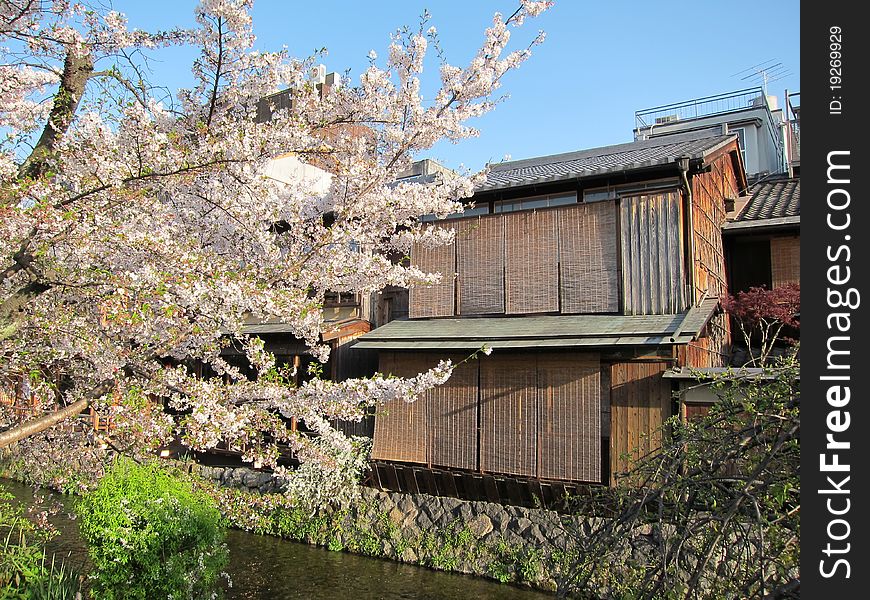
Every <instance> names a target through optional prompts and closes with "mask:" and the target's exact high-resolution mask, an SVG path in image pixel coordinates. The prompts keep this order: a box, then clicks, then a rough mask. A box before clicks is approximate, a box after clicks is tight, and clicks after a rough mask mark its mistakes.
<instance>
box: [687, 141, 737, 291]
mask: <svg viewBox="0 0 870 600" xmlns="http://www.w3.org/2000/svg"><path fill="white" fill-rule="evenodd" d="M735 143H736V142H735ZM737 194H738V190H737V177H736V175H735V173H734V163H733V161H732V160H731V157H730V155H729V154H728V153H723V154H722V155H721V156H720V157H719V158H717V159H716V160H715V161H714V162H713V164H712V165H711V168H710V171H709V172H706V173H699V174H697V175H695V176H694V177H693V178H692V228H693V231H692V236H693V237H694V245H695V256H694V257H693V269H694V282H695V290H694V298H692V302H693V303H694V302H697V301H698V300H700V299H701V298H702V297H703V296H704V294H705V292H706V293H707V295H709V296H721V295H722V294H724V293H726V291H727V285H726V283H725V255H724V251H723V248H722V224H723V223H724V222H725V198H736V197H737Z"/></svg>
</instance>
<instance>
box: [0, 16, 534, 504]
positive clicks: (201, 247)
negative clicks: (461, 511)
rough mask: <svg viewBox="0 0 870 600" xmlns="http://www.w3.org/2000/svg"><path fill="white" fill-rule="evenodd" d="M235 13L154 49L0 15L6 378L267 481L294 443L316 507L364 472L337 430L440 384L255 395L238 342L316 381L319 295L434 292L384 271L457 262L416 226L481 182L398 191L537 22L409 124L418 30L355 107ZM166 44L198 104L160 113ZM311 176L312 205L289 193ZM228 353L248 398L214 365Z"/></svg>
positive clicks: (504, 30)
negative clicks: (288, 347) (275, 103)
mask: <svg viewBox="0 0 870 600" xmlns="http://www.w3.org/2000/svg"><path fill="white" fill-rule="evenodd" d="M251 4H252V3H251V1H250V0H202V1H201V2H200V4H199V6H198V7H197V9H196V22H197V27H196V28H195V29H194V30H190V31H188V30H173V31H168V32H158V33H148V32H143V31H140V30H130V29H128V26H127V22H126V19H125V17H124V16H123V15H122V14H120V13H118V12H115V11H103V12H101V11H100V10H94V9H93V8H92V7H85V6H84V5H81V4H78V3H75V2H60V1H58V2H34V3H26V8H24V9H22V10H19V9H18V8H16V6H17V5H16V4H15V3H8V2H3V3H0V23H2V25H0V53H2V54H3V60H2V61H0V63H2V65H3V66H0V128H3V129H4V130H5V131H7V132H8V135H6V136H5V137H4V138H2V139H0V357H2V360H0V378H2V377H8V378H14V377H16V376H20V375H21V374H26V373H32V372H39V373H43V374H44V377H43V379H44V380H45V381H49V382H51V385H50V387H51V390H52V393H53V395H54V396H55V397H57V398H61V399H62V400H63V401H64V402H71V401H75V400H80V399H85V400H88V401H90V402H93V403H96V404H95V405H96V406H97V408H98V410H100V411H104V412H105V413H106V414H110V415H111V416H112V417H113V419H114V421H115V422H116V423H117V424H118V427H119V431H120V432H122V433H123V434H124V435H129V436H131V437H132V438H134V439H141V440H143V441H144V440H145V439H146V438H151V439H152V440H165V439H167V438H168V437H169V436H170V435H173V434H176V433H178V434H182V435H183V436H184V439H185V440H186V441H187V443H188V444H189V445H190V446H191V447H193V448H197V449H208V448H212V447H214V446H215V445H216V444H218V443H226V444H228V445H229V447H230V448H234V449H238V450H239V451H241V452H243V453H244V456H245V458H246V459H248V460H250V461H252V462H254V463H255V464H257V465H272V466H274V465H275V464H276V460H277V450H276V448H275V443H276V442H281V443H286V444H288V445H289V446H290V447H291V448H292V449H293V450H294V452H295V453H296V454H297V456H299V458H300V459H301V460H302V461H303V464H305V465H308V466H306V467H305V469H307V470H306V471H303V472H302V473H304V474H305V475H304V476H300V477H299V478H297V483H298V482H300V481H307V482H308V483H307V484H306V485H307V486H308V488H310V491H311V493H312V494H314V493H315V491H316V490H315V489H314V488H315V487H316V488H317V489H319V490H321V491H322V490H327V489H334V487H335V486H327V485H325V484H324V483H323V480H322V479H323V477H326V476H327V474H328V473H334V475H333V481H341V482H345V480H347V479H348V478H350V476H349V475H348V474H349V473H351V472H355V470H356V471H358V469H359V468H360V465H361V464H362V463H361V462H360V460H362V459H361V458H360V457H361V456H363V455H364V452H365V450H364V445H361V444H360V443H358V441H354V440H350V439H348V438H347V437H345V436H344V435H343V434H341V433H340V432H339V431H337V430H336V429H335V427H334V426H333V421H334V420H335V419H359V418H361V417H362V415H363V413H364V411H365V409H366V407H372V406H377V405H379V404H382V403H384V402H388V401H394V400H396V399H400V400H406V401H411V400H412V399H413V398H415V397H416V396H417V395H419V394H420V393H421V392H423V391H425V390H426V389H429V388H430V387H432V386H435V385H438V384H439V383H442V382H443V381H444V380H445V379H446V378H447V377H449V374H450V371H451V366H450V365H449V364H442V365H439V366H438V367H437V368H436V369H433V370H432V371H429V372H427V373H423V374H421V375H419V376H418V377H415V378H411V379H407V380H403V379H390V378H383V377H375V378H371V379H356V380H350V381H345V382H341V383H335V382H330V381H323V380H320V379H315V380H313V381H310V382H308V383H306V384H304V385H301V386H299V387H294V386H293V385H291V384H289V383H288V382H287V381H286V380H284V379H281V378H280V377H279V378H276V377H273V376H271V375H270V374H274V372H275V370H276V364H275V357H274V356H272V355H271V354H270V353H269V352H267V351H266V348H265V346H264V345H263V343H262V342H260V341H259V340H256V339H251V338H249V337H248V336H246V335H245V334H244V333H243V327H244V325H245V324H246V323H249V322H251V320H269V321H273V322H281V323H284V324H286V326H287V328H288V330H289V331H290V332H291V333H292V335H294V336H296V337H297V338H299V339H301V340H304V341H305V343H306V344H307V345H308V346H309V347H310V351H311V353H312V354H313V355H314V356H315V357H316V358H317V359H319V360H321V361H324V362H325V361H326V360H327V358H328V355H329V348H328V346H326V345H324V344H323V343H322V341H321V333H322V332H323V330H324V316H323V309H322V307H323V303H324V298H325V295H326V294H327V292H352V293H371V292H375V291H377V290H380V289H382V288H383V287H385V286H387V285H397V286H405V287H407V286H413V285H426V284H430V283H433V282H435V281H437V280H438V278H439V275H438V274H431V273H425V272H423V271H421V270H420V269H417V268H416V267H414V266H407V265H403V264H396V263H394V262H392V261H390V260H389V259H388V258H387V257H388V256H394V255H395V254H396V253H397V252H399V253H400V254H403V253H406V252H407V250H408V248H409V247H410V245H411V244H412V243H415V242H418V243H422V244H425V245H426V246H436V245H440V244H445V243H450V242H451V241H452V232H449V231H445V230H444V229H442V228H437V227H432V226H431V225H426V224H423V223H421V222H420V221H419V220H418V216H419V215H424V214H435V215H439V216H445V215H447V214H450V213H454V212H457V211H460V210H461V209H462V204H461V200H462V199H463V198H467V197H469V196H471V194H472V193H473V190H474V186H475V184H476V183H478V182H479V181H480V177H482V174H480V173H461V174H456V175H455V176H442V177H439V178H437V179H436V180H434V181H431V182H426V183H407V182H405V183H398V184H397V183H396V179H397V176H398V174H399V173H400V172H401V171H402V170H404V169H406V168H408V167H409V166H410V165H411V164H412V162H413V161H414V160H415V159H416V158H417V157H419V155H420V153H421V152H424V151H426V150H427V149H429V148H431V147H432V145H433V144H435V143H436V142H438V141H440V140H444V139H448V140H451V141H458V140H461V139H463V138H467V137H470V136H474V135H476V133H477V132H476V131H475V130H474V128H473V127H471V126H470V125H469V120H470V119H473V118H475V117H478V116H480V115H481V114H483V113H485V112H487V111H488V110H490V109H492V108H493V106H494V104H495V102H496V100H497V98H495V94H496V93H497V91H498V89H499V87H500V85H501V81H502V78H503V76H504V75H505V73H507V72H509V71H511V70H513V69H516V68H517V67H519V66H520V64H522V62H523V61H524V60H526V58H528V56H529V47H527V48H522V49H519V50H513V51H509V50H508V46H509V42H510V37H511V36H510V31H509V25H512V24H514V25H516V24H519V23H520V22H521V21H522V20H523V19H524V18H525V17H527V16H535V15H536V14H538V13H539V12H541V11H542V10H543V9H545V8H546V5H548V4H549V3H547V2H528V1H526V0H523V1H522V3H521V6H520V8H519V9H518V10H517V11H516V12H515V13H514V14H513V15H512V16H511V17H510V18H509V19H506V20H505V19H503V18H502V17H501V16H500V15H496V16H495V17H494V19H493V23H492V25H491V26H490V27H489V28H488V29H486V31H485V33H484V38H483V42H482V45H481V47H480V49H479V51H478V52H477V53H476V55H475V56H474V57H473V59H472V60H471V62H470V63H469V64H468V65H467V66H464V67H460V66H453V65H450V64H447V63H446V62H443V61H442V63H441V64H440V69H439V70H437V71H436V73H437V75H438V77H440V83H441V89H440V91H438V92H437V93H436V94H435V96H434V97H433V98H428V99H427V100H426V101H425V102H424V99H423V97H422V96H421V93H420V89H421V80H420V77H421V76H422V72H423V69H424V65H426V64H427V60H433V59H432V58H428V59H427V56H428V55H427V51H429V50H430V46H431V45H432V40H434V39H435V30H434V28H430V29H429V30H428V31H424V27H425V26H421V28H420V32H419V33H416V34H415V33H410V34H408V33H407V32H406V33H405V34H396V35H394V36H393V37H392V38H391V41H390V43H389V46H388V49H387V50H388V51H387V52H386V53H385V56H386V58H385V60H383V61H382V62H379V61H378V54H377V53H376V52H374V51H372V52H371V53H370V54H369V58H370V65H369V67H368V68H367V69H366V70H365V71H364V72H363V73H362V74H361V76H360V78H359V82H358V84H356V85H354V84H353V83H352V82H347V83H343V84H342V85H341V86H334V87H333V88H332V89H330V90H329V91H328V93H322V92H321V90H319V89H318V88H317V86H315V85H314V84H313V83H312V82H311V80H310V77H309V74H310V72H311V69H312V67H313V66H314V64H315V59H314V58H310V59H305V60H297V59H293V58H291V57H289V56H287V54H286V51H280V52H275V53H270V52H262V51H254V50H252V45H253V43H254V35H253V29H252V22H251V16H250V8H251ZM541 39H542V37H541V36H538V37H536V38H535V39H534V41H533V42H532V45H534V44H536V43H539V42H540V40H541ZM179 44H190V45H194V46H196V47H198V48H199V56H198V58H197V59H196V61H195V62H194V64H193V67H192V73H193V76H194V78H195V84H194V85H193V86H192V87H191V88H190V89H184V90H180V91H179V92H178V93H177V94H176V95H174V96H173V97H172V98H171V99H168V97H167V96H165V95H162V92H161V91H160V88H159V87H157V86H156V85H152V84H150V83H149V82H145V81H143V80H142V79H143V74H144V73H145V72H146V70H145V69H144V68H143V64H142V63H139V64H136V63H135V61H136V60H137V57H139V56H147V54H148V52H149V51H151V50H152V49H154V48H157V47H161V46H167V45H179ZM288 88H289V89H291V90H292V91H291V94H292V107H291V108H290V109H284V110H277V111H275V112H274V113H273V114H272V115H271V118H270V119H268V120H264V119H262V118H258V114H259V111H260V109H261V107H262V100H263V98H266V97H267V96H269V95H270V94H273V93H275V92H276V91H279V90H282V89H288ZM40 128H41V129H42V135H41V136H40V137H38V138H37V137H36V136H35V133H36V132H38V131H39V129H40ZM34 143H35V147H32V146H31V145H33V144H34ZM288 155H289V156H292V157H294V159H295V160H298V161H299V163H300V165H303V166H304V167H305V168H304V169H302V168H300V171H299V175H298V176H291V177H289V178H288V177H284V178H282V179H280V180H279V179H276V178H274V177H270V176H267V175H266V174H267V173H269V172H270V171H269V169H270V168H272V166H273V165H275V164H276V161H278V160H281V159H282V157H287V156H288ZM306 169H307V171H306ZM312 170H313V171H314V172H317V173H320V174H321V175H322V176H321V177H320V181H321V182H323V185H313V184H312V180H311V179H310V178H306V177H304V176H303V175H302V172H303V171H305V172H306V173H310V172H311V171H312ZM228 343H232V344H234V345H236V346H237V347H239V348H242V349H243V350H244V352H245V353H246V355H247V358H248V360H249V362H250V364H251V366H252V368H253V369H254V370H255V371H256V372H257V373H258V374H259V377H258V378H257V380H256V381H249V380H248V378H247V377H245V375H244V374H243V373H241V372H240V370H239V369H238V368H236V367H234V366H233V365H231V364H229V363H228V362H227V361H226V360H225V358H224V356H225V355H224V351H225V349H226V346H227V344H228ZM195 362H200V363H205V364H207V365H208V366H209V368H210V369H211V371H213V372H214V373H217V374H218V377H215V378H211V379H207V380H203V379H197V378H196V377H194V376H193V374H192V372H190V371H189V370H188V369H186V368H185V366H184V365H191V364H194V363H195ZM142 398H147V399H148V401H147V402H142ZM133 399H136V400H135V402H134V401H133ZM164 399H171V404H172V406H173V407H174V408H175V409H176V410H177V411H180V413H181V414H182V417H181V418H180V419H179V420H177V422H173V421H172V420H170V419H169V418H168V417H167V415H166V414H164V412H163V407H162V400H164ZM291 419H298V420H302V421H304V423H305V425H306V427H307V428H308V429H309V430H310V431H313V435H305V436H303V435H301V434H298V433H296V432H295V431H291V429H290V428H289V427H288V422H289V420H291ZM175 428H177V430H176V429H175ZM119 435H120V433H119ZM294 485H296V484H294ZM300 485H301V484H300ZM297 491H298V490H297Z"/></svg>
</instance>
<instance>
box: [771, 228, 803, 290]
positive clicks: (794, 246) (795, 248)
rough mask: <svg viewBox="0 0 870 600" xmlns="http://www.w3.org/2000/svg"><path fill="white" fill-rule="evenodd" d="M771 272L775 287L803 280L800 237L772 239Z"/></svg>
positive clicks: (772, 282)
mask: <svg viewBox="0 0 870 600" xmlns="http://www.w3.org/2000/svg"><path fill="white" fill-rule="evenodd" d="M770 272H771V280H772V281H771V284H772V287H773V288H774V289H776V288H778V287H780V286H783V285H785V284H787V283H800V282H801V242H800V238H799V237H796V236H795V237H775V238H771V239H770Z"/></svg>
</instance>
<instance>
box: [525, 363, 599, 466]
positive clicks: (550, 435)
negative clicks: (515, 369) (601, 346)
mask: <svg viewBox="0 0 870 600" xmlns="http://www.w3.org/2000/svg"><path fill="white" fill-rule="evenodd" d="M600 386H601V368H600V363H599V359H598V355H597V354H584V355H581V356H580V357H579V358H578V356H577V355H559V354H553V355H539V356H538V409H539V413H538V424H539V426H538V427H539V428H538V440H539V444H540V450H539V451H540V465H539V469H538V477H541V478H544V479H569V480H572V481H588V482H600V481H601V408H600V401H601V389H600Z"/></svg>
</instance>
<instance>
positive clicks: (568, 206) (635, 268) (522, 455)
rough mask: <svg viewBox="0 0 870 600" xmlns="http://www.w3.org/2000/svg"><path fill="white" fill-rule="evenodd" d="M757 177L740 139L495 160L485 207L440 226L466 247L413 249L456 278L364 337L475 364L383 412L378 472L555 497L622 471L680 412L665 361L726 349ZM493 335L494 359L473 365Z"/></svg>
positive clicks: (383, 345)
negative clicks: (731, 230)
mask: <svg viewBox="0 0 870 600" xmlns="http://www.w3.org/2000/svg"><path fill="white" fill-rule="evenodd" d="M745 188H746V179H745V174H744V170H743V166H742V163H741V157H740V151H739V148H738V144H737V137H736V136H735V135H725V136H722V135H715V136H712V137H711V136H710V135H709V133H707V134H706V135H703V134H701V135H699V134H683V135H673V136H668V137H666V138H662V139H650V140H642V141H636V142H632V143H628V144H621V145H616V146H608V147H604V148H595V149H591V150H583V151H580V152H572V153H568V154H560V155H554V156H546V157H541V158H534V159H529V160H521V161H514V162H507V163H502V164H498V165H493V166H492V169H491V172H490V173H489V175H488V177H487V180H486V183H485V184H484V185H482V186H480V188H479V189H478V190H477V191H476V193H475V195H474V197H473V201H474V204H473V207H471V208H470V209H469V210H468V211H467V212H466V213H464V214H463V215H462V216H459V217H457V218H454V219H449V220H446V221H443V222H438V223H437V226H441V227H452V228H453V229H455V231H456V241H455V243H454V244H452V245H449V246H444V247H440V248H437V249H434V250H432V249H426V248H423V247H414V248H412V251H411V262H412V263H413V264H415V265H417V266H419V267H421V268H422V269H424V270H427V271H437V272H440V273H442V274H444V277H443V279H442V281H441V283H439V284H437V285H434V286H432V287H427V288H422V287H421V288H413V289H412V290H411V292H410V298H409V309H408V310H409V318H407V319H400V320H394V321H392V322H390V323H388V324H386V325H384V326H382V327H379V328H376V329H374V330H373V331H371V332H369V333H367V334H364V335H363V336H361V337H360V338H359V340H358V341H357V343H356V346H355V347H356V348H358V349H369V350H376V351H377V352H378V353H379V371H381V372H382V373H391V374H394V375H402V376H408V375H413V374H416V373H419V372H420V371H423V370H425V369H428V368H430V367H432V366H434V365H435V364H436V363H437V362H438V360H440V359H442V358H451V359H453V360H454V362H457V363H461V364H460V365H459V366H458V367H457V368H456V371H455V372H454V375H453V377H452V378H451V379H450V380H449V381H448V382H447V384H445V385H444V386H441V387H439V388H437V389H435V390H433V391H431V392H430V393H428V394H426V395H425V396H424V397H422V398H420V399H419V400H418V401H417V402H414V403H403V402H396V403H393V404H391V405H388V406H386V407H385V408H384V410H382V411H380V412H379V413H378V414H376V416H375V419H374V421H375V423H374V447H373V451H372V459H373V463H372V465H373V466H372V478H373V480H374V484H375V485H377V486H379V487H381V488H384V489H391V490H397V491H410V492H418V491H419V492H429V493H436V494H447V495H453V496H459V497H465V498H471V499H489V500H496V501H509V502H515V503H534V502H535V501H536V500H535V498H537V499H538V500H540V501H543V502H545V503H546V502H548V501H550V500H552V499H554V498H556V497H558V496H560V495H562V494H564V493H565V491H566V489H567V490H571V489H573V488H576V487H578V486H583V485H586V484H608V483H610V482H612V481H613V479H614V477H615V474H616V473H618V472H620V471H621V470H622V469H624V467H625V463H624V461H623V457H624V455H626V454H627V453H632V452H635V453H636V452H641V453H643V452H646V451H648V450H650V449H653V448H654V447H655V446H656V445H657V443H658V439H657V436H658V435H659V433H658V432H659V427H660V425H661V424H662V422H663V421H664V420H665V419H667V418H668V417H669V416H671V414H673V411H674V410H675V407H674V400H673V397H672V392H671V389H672V387H671V384H670V382H669V381H668V380H665V379H663V378H662V374H663V373H664V372H665V371H666V370H667V369H669V368H672V367H675V366H695V367H715V366H721V365H723V364H725V363H726V360H727V353H728V346H729V341H730V339H729V331H728V327H727V321H726V320H725V319H724V318H723V315H722V314H720V311H719V310H718V300H719V297H720V296H721V295H722V294H723V293H725V291H726V274H725V257H724V251H723V245H722V225H723V224H724V223H725V215H726V201H731V200H733V199H735V198H737V197H738V195H739V194H740V192H741V190H743V189H745ZM484 345H487V346H489V347H491V348H492V349H493V353H492V354H491V355H490V356H482V355H481V356H479V357H478V358H477V359H475V360H470V361H465V362H462V361H463V360H464V359H465V358H466V357H468V356H469V355H470V354H471V353H473V352H474V351H475V350H478V349H480V348H481V347H482V346H484Z"/></svg>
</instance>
